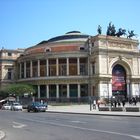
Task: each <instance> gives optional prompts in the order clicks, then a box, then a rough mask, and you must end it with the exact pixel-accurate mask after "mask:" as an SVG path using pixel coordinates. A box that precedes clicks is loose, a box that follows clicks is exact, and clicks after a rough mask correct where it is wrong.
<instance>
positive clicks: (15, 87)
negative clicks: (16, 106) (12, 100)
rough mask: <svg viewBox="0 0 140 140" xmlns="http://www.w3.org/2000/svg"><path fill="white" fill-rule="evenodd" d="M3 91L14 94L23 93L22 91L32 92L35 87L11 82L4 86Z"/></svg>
mask: <svg viewBox="0 0 140 140" xmlns="http://www.w3.org/2000/svg"><path fill="white" fill-rule="evenodd" d="M4 91H5V92H6V93H8V94H14V95H16V96H20V95H23V94H24V93H28V94H31V93H34V92H35V89H34V88H33V86H32V85H27V84H11V85H9V86H7V87H5V88H4Z"/></svg>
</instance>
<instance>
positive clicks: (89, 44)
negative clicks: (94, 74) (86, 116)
mask: <svg viewBox="0 0 140 140" xmlns="http://www.w3.org/2000/svg"><path fill="white" fill-rule="evenodd" d="M91 47H92V44H91V36H89V37H88V78H89V79H88V80H89V82H88V93H89V94H88V95H89V102H90V111H91V110H92V95H91V62H90V61H91Z"/></svg>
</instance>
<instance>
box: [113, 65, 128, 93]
mask: <svg viewBox="0 0 140 140" xmlns="http://www.w3.org/2000/svg"><path fill="white" fill-rule="evenodd" d="M112 90H113V91H125V90H126V73H125V70H124V68H123V67H122V66H120V65H116V66H115V67H114V68H113V71H112Z"/></svg>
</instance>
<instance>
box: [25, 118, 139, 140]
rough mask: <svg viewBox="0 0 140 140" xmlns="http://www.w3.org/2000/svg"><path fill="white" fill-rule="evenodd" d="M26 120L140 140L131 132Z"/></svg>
mask: <svg viewBox="0 0 140 140" xmlns="http://www.w3.org/2000/svg"><path fill="white" fill-rule="evenodd" d="M26 120H28V121H32V122H38V123H43V124H50V125H55V126H62V127H69V128H74V129H80V130H88V131H92V132H99V133H107V134H114V135H120V136H127V137H131V138H134V139H136V140H140V136H135V135H130V134H126V133H119V132H113V131H105V130H99V129H90V128H84V127H79V126H73V125H65V124H60V123H54V122H44V121H39V120H32V119H27V118H26Z"/></svg>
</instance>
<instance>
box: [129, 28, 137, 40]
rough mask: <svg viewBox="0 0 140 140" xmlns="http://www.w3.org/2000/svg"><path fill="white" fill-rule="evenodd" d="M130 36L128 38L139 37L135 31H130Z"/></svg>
mask: <svg viewBox="0 0 140 140" xmlns="http://www.w3.org/2000/svg"><path fill="white" fill-rule="evenodd" d="M128 33H129V35H128V36H127V38H132V37H133V36H137V35H136V34H134V30H131V31H128Z"/></svg>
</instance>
